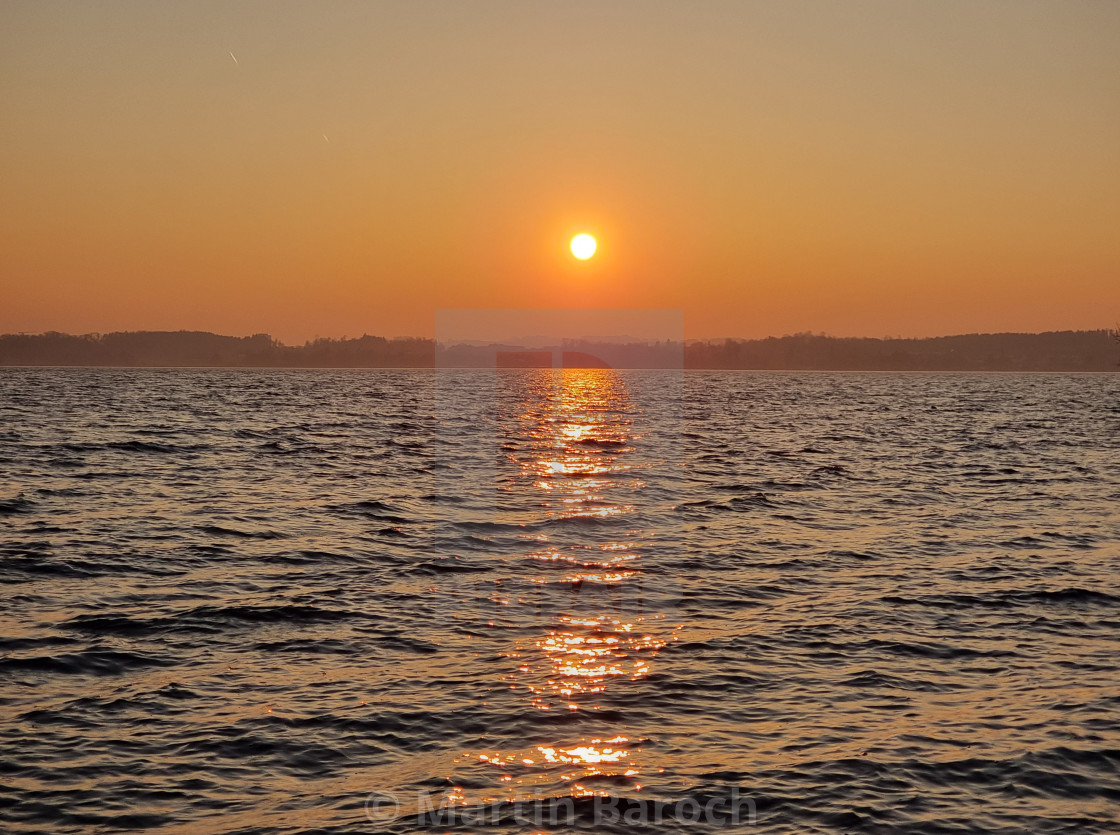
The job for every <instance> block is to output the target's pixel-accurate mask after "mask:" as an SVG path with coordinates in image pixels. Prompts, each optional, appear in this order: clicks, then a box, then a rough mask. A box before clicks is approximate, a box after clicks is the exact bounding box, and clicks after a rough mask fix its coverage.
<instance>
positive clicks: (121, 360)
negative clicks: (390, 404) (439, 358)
mask: <svg viewBox="0 0 1120 835" xmlns="http://www.w3.org/2000/svg"><path fill="white" fill-rule="evenodd" d="M432 359H433V343H432V340H430V339H411V338H409V339H385V338H384V337H380V336H362V337H360V338H358V339H316V340H314V341H312V342H308V343H306V344H305V345H302V346H298V347H297V346H289V345H283V344H281V343H280V342H277V341H276V340H275V339H273V338H272V337H271V336H269V335H268V334H266V333H258V334H254V335H253V336H219V335H218V334H214V333H206V332H204V331H129V332H126V333H106V334H85V335H83V336H71V335H69V334H65V333H44V334H35V335H28V334H5V335H3V336H0V365H90V366H94V365H107V366H136V367H149V368H152V367H155V368H160V367H198V366H201V367H223V368H224V367H243V368H259V367H267V368H349V367H357V368H362V367H374V368H377V367H382V368H428V367H431V365H432Z"/></svg>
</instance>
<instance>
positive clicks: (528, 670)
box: [448, 370, 673, 803]
mask: <svg viewBox="0 0 1120 835" xmlns="http://www.w3.org/2000/svg"><path fill="white" fill-rule="evenodd" d="M523 380H524V378H519V379H518V382H521V381H523ZM518 393H519V397H517V398H516V399H515V402H513V403H512V405H511V407H510V408H509V410H508V414H509V415H510V416H511V417H510V418H509V419H508V420H507V421H506V422H505V423H504V424H503V433H504V437H503V438H502V439H501V440H502V443H501V444H500V449H501V451H502V452H501V455H502V457H503V459H504V461H505V462H506V463H507V464H509V465H512V467H513V471H514V473H515V475H514V476H513V477H512V478H508V479H505V480H504V481H503V483H502V484H501V485H500V487H499V489H500V490H503V491H509V492H513V493H516V494H517V498H518V500H519V501H523V500H524V498H525V497H526V496H528V497H529V499H530V501H529V502H528V503H527V504H528V505H529V506H533V507H536V508H537V510H536V514H537V517H538V518H539V519H541V520H542V521H543V522H545V523H557V522H560V523H563V524H564V525H567V526H568V527H564V528H555V527H553V526H551V525H550V526H549V527H548V528H547V532H546V531H536V532H534V533H532V534H526V535H525V536H524V537H523V539H524V541H525V543H526V545H527V546H528V550H527V552H526V553H524V554H523V555H522V556H521V557H520V558H519V559H518V560H517V561H515V562H514V563H513V564H512V565H514V567H515V568H517V569H519V570H520V571H521V572H522V573H521V574H520V575H518V577H517V578H515V581H512V582H516V581H520V582H521V583H523V584H524V585H523V586H522V588H529V589H531V588H537V589H539V592H537V594H538V595H539V596H538V597H536V598H532V599H530V595H529V593H526V594H525V595H523V596H518V594H517V593H516V592H511V591H510V590H509V589H503V591H501V592H500V593H499V594H498V595H497V596H496V598H495V602H500V603H502V604H503V605H506V606H508V605H510V604H511V601H512V602H514V603H515V604H529V605H531V604H533V603H534V602H536V603H537V604H538V605H540V606H541V607H542V611H543V610H544V604H545V603H547V604H548V609H547V613H548V614H547V617H546V619H543V620H540V621H539V623H540V625H541V631H540V632H539V633H538V634H537V635H535V636H529V635H526V636H520V637H519V638H517V639H516V640H515V641H514V642H513V645H512V646H511V647H510V648H509V649H508V650H506V651H503V652H502V653H501V656H502V657H503V658H505V659H506V660H507V661H508V663H509V666H508V667H507V671H506V673H505V674H503V675H502V676H501V681H502V682H503V683H505V684H506V685H507V686H508V688H509V690H510V691H512V693H513V694H524V700H523V702H522V704H523V705H524V706H525V708H527V709H532V710H535V711H539V712H541V713H551V712H558V713H572V714H577V715H579V716H580V717H581V719H580V720H578V721H579V724H578V728H579V729H580V730H581V731H584V734H583V735H580V734H579V733H577V734H573V735H571V736H566V735H564V734H560V735H557V736H556V737H555V738H554V739H552V740H551V741H549V742H547V743H545V742H542V741H541V739H540V738H539V737H538V738H536V739H533V740H531V741H530V740H528V739H527V740H526V742H525V744H524V745H523V746H515V747H513V748H511V749H509V750H483V751H474V752H466V751H465V752H462V753H461V754H460V755H459V756H458V757H457V758H456V759H455V763H456V766H457V768H459V769H462V770H463V772H464V781H463V782H466V781H467V779H469V780H470V782H471V783H472V784H473V785H474V786H480V785H490V786H492V789H491V792H492V795H491V796H481V795H480V796H479V797H478V798H477V800H478V801H480V802H488V801H490V800H493V799H513V798H514V797H516V796H518V792H526V791H530V790H537V791H539V790H543V789H546V788H550V790H551V791H556V790H557V788H556V787H557V786H562V787H563V788H562V789H560V791H562V792H563V793H565V794H568V795H571V796H577V797H578V796H585V795H591V794H596V793H604V791H603V786H611V787H614V788H615V789H617V788H618V787H620V786H628V787H629V788H630V789H632V790H635V791H637V790H640V784H639V783H638V779H639V776H640V774H641V773H642V769H643V765H642V759H643V754H642V745H643V741H644V740H643V739H641V738H640V737H638V736H636V735H634V734H633V733H631V732H628V731H626V729H624V728H622V727H619V722H618V720H617V715H618V714H617V712H616V711H614V710H611V709H610V708H611V693H612V692H613V691H614V690H615V689H617V688H622V687H627V686H639V685H638V684H637V683H639V682H640V681H641V680H642V679H644V678H645V677H647V676H648V675H649V674H650V670H651V664H652V663H653V659H654V658H655V657H656V655H657V653H658V652H659V651H660V650H661V649H662V648H664V647H665V645H666V643H667V640H673V638H672V635H671V631H670V633H669V634H670V636H669V637H668V638H665V637H662V636H661V635H660V634H659V633H664V632H665V631H666V629H665V625H664V621H663V618H662V617H660V616H658V615H656V614H653V613H651V612H649V611H648V610H647V608H646V607H644V606H643V603H642V596H641V582H642V569H641V561H642V553H643V548H644V546H645V545H646V544H647V542H648V539H649V536H650V532H648V531H645V530H643V528H642V526H641V524H640V521H639V520H638V519H637V518H636V517H637V516H638V515H639V513H640V507H641V500H642V490H643V488H644V487H645V482H644V481H643V479H642V477H641V472H642V470H643V469H644V468H645V467H648V466H650V464H649V462H643V461H641V459H640V456H639V455H636V454H635V452H636V451H639V450H640V443H641V437H640V435H639V434H638V433H636V432H635V431H634V420H635V417H636V416H637V409H636V408H635V406H634V404H633V403H632V402H631V400H630V397H629V396H628V392H627V390H626V387H625V385H624V383H623V381H622V380H621V378H620V377H619V376H618V375H617V374H615V373H614V372H611V371H602V370H595V371H582V370H580V371H577V370H565V371H562V372H544V373H542V374H541V375H539V376H538V377H537V378H536V379H535V380H533V381H532V383H531V384H530V385H528V386H527V387H522V388H521V389H519V390H518ZM534 497H535V500H534ZM517 506H521V505H517ZM511 588H512V586H511ZM498 598H500V600H499V599H498ZM519 624H520V622H519ZM515 697H516V696H515ZM600 717H602V718H600ZM543 727H547V726H542V728H543ZM572 727H577V726H572ZM592 729H593V730H594V731H595V733H594V734H590V735H588V734H587V733H586V731H587V730H592ZM603 781H606V783H604V782H603ZM476 790H477V791H481V792H483V794H485V790H481V789H476ZM464 798H465V795H464V793H463V789H462V788H461V787H456V788H455V789H452V790H450V791H449V793H448V802H449V803H463V802H468V801H466V800H465V799H464Z"/></svg>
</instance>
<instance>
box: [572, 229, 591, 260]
mask: <svg viewBox="0 0 1120 835" xmlns="http://www.w3.org/2000/svg"><path fill="white" fill-rule="evenodd" d="M596 246H597V244H596V243H595V239H594V238H593V237H591V236H590V235H588V234H587V233H586V232H583V233H581V234H579V235H576V236H575V237H574V238H572V243H571V248H572V255H574V256H575V257H576V258H578V259H579V260H580V261H586V260H587V259H588V258H590V257H591V256H592V255H594V254H595V247H596Z"/></svg>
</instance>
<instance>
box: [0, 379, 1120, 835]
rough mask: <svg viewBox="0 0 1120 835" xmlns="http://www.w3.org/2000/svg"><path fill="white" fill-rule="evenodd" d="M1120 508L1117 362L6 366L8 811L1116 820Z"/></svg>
mask: <svg viewBox="0 0 1120 835" xmlns="http://www.w3.org/2000/svg"><path fill="white" fill-rule="evenodd" d="M1118 509H1120V376H1117V375H1008V374H992V375H963V374H960V375H956V374H944V375H937V374H829V373H815V374H814V373H750V372H714V373H705V372H680V371H675V372H670V371H667V372H656V371H641V372H638V371H634V372H626V371H618V372H614V371H575V370H572V371H564V372H553V371H536V370H526V371H515V370H503V371H497V372H495V371H385V370H346V371H322V370H310V371H271V370H269V371H258V370H130V369H115V370H114V369H0V581H2V584H0V593H2V595H3V597H2V598H0V600H2V604H0V828H2V829H3V830H4V831H9V832H25V831H27V832H30V831H37V832H52V833H67V832H101V831H112V830H124V831H136V830H153V831H158V832H161V833H191V834H192V835H194V833H218V832H223V833H226V832H236V833H311V832H316V833H320V832H322V833H344V832H345V833H362V832H383V831H391V832H414V831H419V832H444V831H449V830H452V831H488V832H541V831H572V830H578V829H593V830H596V831H608V832H609V831H624V830H625V831H650V832H676V831H682V832H685V831H687V832H709V831H712V832H714V831H744V832H759V833H794V832H797V833H810V832H814V833H815V832H821V833H896V832H897V833H923V835H924V834H925V833H979V832H998V833H1032V835H1034V834H1035V833H1106V832H1107V833H1114V832H1117V831H1118V828H1120V823H1118V815H1117V812H1118V810H1120V686H1118V685H1120V588H1118V585H1120V583H1118V581H1120V510H1118ZM550 815H551V816H552V817H550Z"/></svg>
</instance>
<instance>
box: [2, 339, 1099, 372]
mask: <svg viewBox="0 0 1120 835" xmlns="http://www.w3.org/2000/svg"><path fill="white" fill-rule="evenodd" d="M527 347H528V346H522V345H481V344H478V343H470V344H458V343H456V344H442V343H441V344H438V345H437V344H436V343H435V341H434V340H431V339H420V338H398V339H386V338H384V337H380V336H368V335H367V336H362V337H358V338H355V339H347V338H343V339H316V340H314V341H312V342H308V343H306V344H304V345H300V346H290V345H283V344H281V343H280V342H278V341H276V340H275V339H273V338H272V337H271V336H269V335H268V334H263V333H262V334H254V335H253V336H244V337H238V336H221V335H218V334H213V333H206V332H202V331H133V332H122V333H108V334H84V335H81V336H72V335H70V334H64V333H43V334H5V335H2V336H0V366H125V367H267V368H431V367H433V366H435V365H439V366H440V367H493V366H494V365H495V364H498V365H502V364H507V365H508V364H509V362H510V361H509V359H508V357H509V356H510V352H517V351H524V350H526V348H527ZM548 351H552V352H553V353H552V356H553V357H554V358H555V364H556V365H575V366H578V367H603V366H610V367H613V368H680V367H681V366H682V362H683V366H684V367H685V368H696V369H704V368H708V369H772V370H804V371H813V370H819V371H1117V370H1120V362H1118V360H1120V343H1118V342H1117V341H1116V340H1115V338H1114V336H1113V334H1111V333H1110V332H1109V331H1106V330H1096V331H1052V332H1048V333H995V334H991V333H989V334H967V335H961V336H941V337H933V338H928V339H871V338H846V337H845V338H839V337H832V336H825V335H823V334H810V333H801V334H794V335H792V336H781V337H769V338H767V339H725V340H714V341H706V342H688V343H686V344H684V345H682V344H681V343H680V342H626V343H622V342H598V341H588V340H564V341H562V342H561V343H560V344H557V345H553V346H548V345H544V346H537V347H536V349H535V353H538V354H540V355H541V357H544V359H541V358H540V357H538V358H537V359H535V360H534V362H533V363H532V364H533V365H534V366H540V365H543V366H545V367H547V366H548V365H549V363H548V362H546V361H545V359H547V352H548ZM499 354H501V355H503V356H505V357H506V359H505V360H503V361H498V360H497V359H496V358H497V357H498V355H499Z"/></svg>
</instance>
